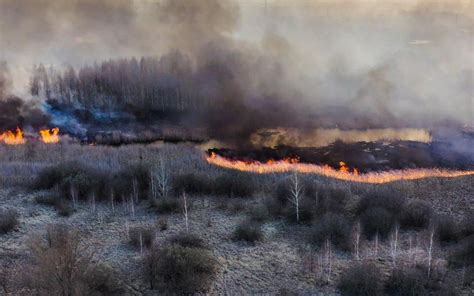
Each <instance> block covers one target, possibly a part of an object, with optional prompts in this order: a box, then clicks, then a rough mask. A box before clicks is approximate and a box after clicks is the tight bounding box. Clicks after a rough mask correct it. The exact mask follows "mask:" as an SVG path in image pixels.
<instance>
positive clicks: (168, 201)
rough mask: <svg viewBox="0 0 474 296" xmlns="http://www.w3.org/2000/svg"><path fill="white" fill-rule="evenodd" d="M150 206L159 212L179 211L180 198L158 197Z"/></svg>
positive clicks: (180, 207)
mask: <svg viewBox="0 0 474 296" xmlns="http://www.w3.org/2000/svg"><path fill="white" fill-rule="evenodd" d="M152 206H153V207H154V208H155V209H156V211H157V212H158V213H159V214H169V213H176V212H179V211H181V209H182V206H181V200H179V199H178V198H171V197H167V198H159V199H157V200H155V201H153V204H152Z"/></svg>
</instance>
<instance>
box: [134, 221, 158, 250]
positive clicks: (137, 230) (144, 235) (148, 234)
mask: <svg viewBox="0 0 474 296" xmlns="http://www.w3.org/2000/svg"><path fill="white" fill-rule="evenodd" d="M128 236H129V239H130V244H131V245H133V246H135V247H140V244H142V245H143V246H145V247H147V248H149V247H151V246H152V244H153V241H154V240H155V229H154V228H153V227H146V226H136V227H131V228H130V229H129V231H128Z"/></svg>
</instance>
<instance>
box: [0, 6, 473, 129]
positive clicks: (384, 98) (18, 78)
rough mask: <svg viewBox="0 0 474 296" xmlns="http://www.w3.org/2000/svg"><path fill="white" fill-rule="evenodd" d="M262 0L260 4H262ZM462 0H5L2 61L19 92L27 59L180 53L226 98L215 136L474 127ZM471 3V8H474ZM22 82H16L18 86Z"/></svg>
mask: <svg viewBox="0 0 474 296" xmlns="http://www.w3.org/2000/svg"><path fill="white" fill-rule="evenodd" d="M264 3H267V5H264ZM469 8H470V4H469V1H450V2H449V3H448V2H433V1H396V2H391V1H388V2H387V1H384V2H367V1H351V2H348V1H332V2H327V1H319V0H314V1H305V0H296V1H295V0H292V1H290V0H287V1H284V0H279V1H278V0H273V1H272V0H268V1H266V2H263V1H257V0H255V1H245V0H240V1H239V0H235V1H226V0H191V1H189V0H163V1H152V0H141V1H139V0H135V1H132V0H71V1H57V0H36V1H28V0H0V59H5V60H7V61H8V62H9V63H10V65H12V68H14V69H13V71H12V73H13V74H14V75H13V77H14V82H15V86H16V89H17V90H18V89H21V87H19V86H20V85H25V84H26V83H25V82H27V77H28V75H27V73H28V69H29V67H30V66H31V64H33V63H39V62H43V63H46V64H52V65H63V64H72V65H75V66H80V65H83V64H84V63H92V62H94V61H100V60H103V59H108V58H114V57H128V56H142V55H145V56H161V55H163V54H165V53H167V52H169V51H172V50H177V51H179V52H180V53H181V56H183V57H184V58H183V59H182V60H179V61H177V62H176V61H175V63H173V64H171V65H170V69H171V70H172V71H177V72H178V73H179V71H183V69H184V70H185V69H192V72H193V73H195V75H194V77H193V79H192V80H193V83H195V88H196V92H199V94H200V95H206V96H209V97H211V98H213V99H214V98H215V99H216V100H217V99H218V100H225V101H226V103H227V106H228V111H229V112H224V113H217V114H216V113H213V114H209V115H207V116H206V117H205V120H206V122H207V123H208V124H209V126H210V127H211V128H212V127H219V128H216V129H215V130H214V131H213V133H214V134H216V135H218V136H221V137H225V136H226V135H229V134H233V135H236V136H242V137H246V136H248V134H249V133H250V132H251V131H254V130H256V129H257V128H265V127H276V126H324V127H335V126H338V127H341V128H369V127H398V126H410V127H432V126H435V125H436V124H438V123H439V122H444V121H446V120H449V121H451V122H455V123H456V125H466V124H467V125H474V122H473V120H474V119H473V118H474V116H473V112H474V110H473V102H472V94H473V85H474V84H473V83H472V82H473V81H472V77H473V76H472V75H473V64H472V60H473V59H474V51H473V50H472V43H471V42H472V41H471V40H472V33H473V28H474V21H473V20H474V17H473V14H474V13H473V12H472V11H473V10H472V9H469ZM471 8H472V7H471ZM20 82H23V83H20Z"/></svg>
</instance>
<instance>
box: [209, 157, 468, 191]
mask: <svg viewBox="0 0 474 296" xmlns="http://www.w3.org/2000/svg"><path fill="white" fill-rule="evenodd" d="M207 161H208V162H209V163H210V164H213V165H216V166H220V167H223V168H227V169H234V170H239V171H244V172H252V173H258V174H267V173H284V172H291V171H296V172H299V173H307V174H318V175H322V176H326V177H331V178H335V179H339V180H344V181H352V182H359V183H371V184H382V183H388V182H394V181H399V180H416V179H422V178H429V177H459V176H467V175H474V170H472V171H452V170H444V169H405V170H391V171H385V172H371V173H366V174H360V173H359V172H358V170H357V169H354V170H353V172H350V171H349V168H348V167H347V165H346V164H345V163H344V162H342V161H341V163H339V165H340V168H339V170H337V169H334V168H332V167H330V166H328V165H324V166H321V165H316V164H307V163H299V162H298V161H295V159H294V158H291V159H283V160H272V161H268V162H266V163H262V162H258V161H242V160H230V159H227V158H224V157H222V156H219V155H217V154H215V153H214V152H212V153H211V155H209V156H208V157H207Z"/></svg>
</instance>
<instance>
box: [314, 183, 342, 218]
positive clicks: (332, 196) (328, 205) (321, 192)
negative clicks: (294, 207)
mask: <svg viewBox="0 0 474 296" xmlns="http://www.w3.org/2000/svg"><path fill="white" fill-rule="evenodd" d="M315 190H316V196H315V200H317V205H316V207H315V209H316V211H317V213H318V214H319V215H323V214H325V213H327V212H331V213H337V214H343V213H344V212H345V208H346V205H347V202H348V200H349V198H350V194H349V192H348V191H347V190H343V189H341V188H337V187H332V186H321V187H319V188H316V189H315Z"/></svg>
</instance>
